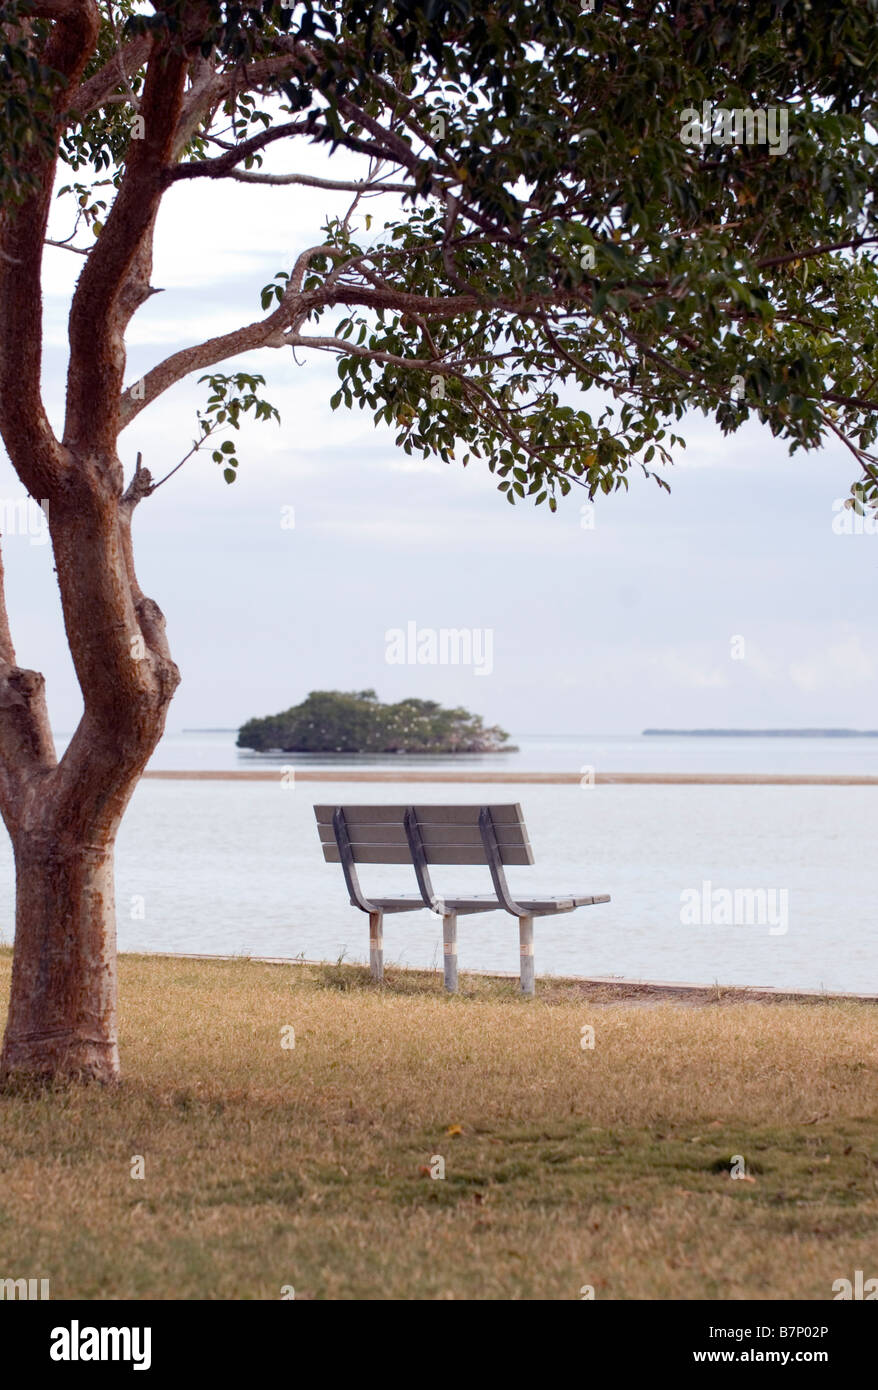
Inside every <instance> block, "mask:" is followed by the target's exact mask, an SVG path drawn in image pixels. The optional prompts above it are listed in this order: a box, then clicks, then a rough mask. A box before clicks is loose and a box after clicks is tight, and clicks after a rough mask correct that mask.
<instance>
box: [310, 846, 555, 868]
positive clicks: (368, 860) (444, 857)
mask: <svg viewBox="0 0 878 1390" xmlns="http://www.w3.org/2000/svg"><path fill="white" fill-rule="evenodd" d="M322 848H323V857H324V859H325V860H326V862H327V864H340V863H341V855H340V854H339V852H338V846H337V845H335V844H331V845H328V844H324V845H323V846H322ZM351 848H352V849H353V852H354V859H355V861H356V862H357V863H358V864H410V863H411V856H410V855H409V852H408V846H407V845H406V847H405V849H403V848H402V847H401V846H399V845H370V844H363V843H362V842H354V843H352V845H351ZM501 855H502V858H503V862H504V864H532V863H533V862H534V861H533V855H532V854H531V852H530V848H529V847H524V848H505V849H503V850H501ZM429 861H430V863H431V864H484V863H485V862H486V861H485V851H484V849H483V848H482V847H481V845H480V846H479V847H478V848H476V847H475V846H471V845H446V846H444V847H440V848H439V849H438V850H437V851H435V852H434V853H433V854H431V855H429Z"/></svg>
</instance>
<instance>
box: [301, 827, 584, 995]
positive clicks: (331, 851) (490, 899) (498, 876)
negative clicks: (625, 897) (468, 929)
mask: <svg viewBox="0 0 878 1390" xmlns="http://www.w3.org/2000/svg"><path fill="white" fill-rule="evenodd" d="M314 812H315V815H316V816H317V827H318V830H319V832H320V842H321V844H322V846H323V857H324V859H325V860H326V862H327V863H328V864H341V867H342V872H343V873H344V877H345V883H346V884H347V889H348V893H349V894H350V899H351V906H352V907H358V908H359V909H360V911H361V912H367V913H368V914H369V964H370V966H371V970H372V975H373V977H374V978H375V979H376V980H381V979H383V977H384V945H383V918H384V914H385V912H417V911H418V910H419V909H421V908H425V907H427V908H429V909H430V911H431V912H435V913H437V914H438V915H439V916H441V918H442V936H443V946H444V955H445V988H446V989H447V990H449V991H451V992H452V993H453V992H454V991H455V990H456V989H457V919H458V917H459V916H467V915H469V914H471V913H475V912H493V911H495V910H496V909H497V908H502V909H503V910H504V911H505V912H509V913H511V914H512V916H513V917H517V918H518V925H519V937H520V941H521V992H522V994H527V995H531V994H533V992H534V954H533V951H534V948H533V922H534V918H535V917H549V916H555V915H556V914H557V913H559V912H573V911H574V910H575V909H576V908H577V907H590V906H591V905H592V904H593V903H608V902H609V901H610V899H609V896H608V895H607V894H600V895H595V894H575V895H574V894H570V895H569V896H565V897H559V898H554V897H541V898H521V899H519V898H515V897H513V895H512V893H511V891H510V889H509V885H508V884H507V882H506V874H505V872H504V866H505V865H507V864H532V863H533V862H534V859H533V854H532V853H531V847H530V842H529V841H528V838H527V830H526V829H525V825H524V820H523V817H522V814H521V807H520V806H518V805H514V806H508V805H507V806H478V805H474V804H472V803H471V804H470V805H468V806H315V807H314ZM358 864H411V865H412V867H413V868H414V871H415V878H416V880H417V885H418V892H417V893H403V894H400V895H399V896H397V897H391V898H372V897H367V896H366V894H365V893H364V892H363V890H362V888H361V887H360V882H359V879H358V878H357V865H358ZM432 864H486V865H487V866H488V868H489V870H490V873H491V881H492V883H493V885H494V892H493V893H489V894H468V895H466V896H461V897H449V896H448V895H447V894H443V895H441V896H440V895H439V894H437V893H436V892H435V891H434V889H433V884H432V883H431V881H430V865H432Z"/></svg>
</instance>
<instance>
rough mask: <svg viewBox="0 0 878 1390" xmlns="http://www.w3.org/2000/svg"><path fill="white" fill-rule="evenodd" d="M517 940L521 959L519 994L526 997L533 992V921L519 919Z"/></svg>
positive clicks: (530, 919) (523, 918) (527, 918)
mask: <svg viewBox="0 0 878 1390" xmlns="http://www.w3.org/2000/svg"><path fill="white" fill-rule="evenodd" d="M518 939H519V942H520V948H519V949H520V959H521V992H522V994H526V995H528V996H530V995H532V994H533V992H534V919H533V918H532V917H519V919H518Z"/></svg>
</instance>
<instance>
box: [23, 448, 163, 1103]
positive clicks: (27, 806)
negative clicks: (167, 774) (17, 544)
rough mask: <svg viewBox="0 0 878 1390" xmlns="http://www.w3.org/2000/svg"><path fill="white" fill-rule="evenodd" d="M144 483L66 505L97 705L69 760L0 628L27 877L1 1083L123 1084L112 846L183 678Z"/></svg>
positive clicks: (59, 538)
mask: <svg viewBox="0 0 878 1390" xmlns="http://www.w3.org/2000/svg"><path fill="white" fill-rule="evenodd" d="M136 483H137V486H136V487H133V491H130V492H129V493H128V494H126V495H125V497H124V498H122V499H121V500H120V499H119V498H118V497H112V496H111V497H109V498H101V497H100V494H99V493H98V496H97V497H95V496H94V495H91V496H89V495H87V494H86V495H85V496H82V495H80V496H79V497H78V498H76V499H75V500H74V502H73V503H71V504H70V508H69V510H67V509H66V508H65V506H64V503H63V500H62V502H61V504H59V505H56V506H55V508H54V511H53V512H52V514H51V517H50V529H51V531H52V540H53V545H54V552H55V560H56V567H57V572H58V581H59V586H60V589H61V599H62V605H63V608H64V618H65V626H66V629H67V634H68V638H69V641H70V649H71V653H72V655H73V659H74V664H75V666H76V669H77V675H78V676H79V683H80V686H81V688H82V691H83V696H84V701H85V713H84V715H83V717H82V720H81V721H80V724H79V727H78V728H77V730H76V732H75V734H74V735H73V738H72V739H71V741H70V744H69V745H68V747H67V749H66V750H65V752H64V756H63V757H62V759H61V761H60V762H57V761H56V759H55V751H54V743H53V740H52V735H51V729H50V727H49V721H48V711H47V708H46V705H45V697H44V689H43V681H42V677H41V676H39V675H37V673H36V672H32V671H23V670H22V669H20V668H19V667H17V666H16V665H15V664H14V652H13V650H12V645H11V639H10V636H9V633H8V630H7V629H6V628H5V627H4V623H3V621H0V809H2V813H3V819H4V821H5V823H6V827H7V829H8V831H9V835H10V838H11V840H12V845H13V850H14V854H15V869H16V875H15V876H16V915H15V949H14V955H13V966H12V992H11V999H10V1006H9V1015H8V1020H7V1027H6V1035H5V1038H4V1043H3V1051H2V1056H0V1080H5V1079H6V1078H8V1077H9V1076H10V1075H12V1074H15V1073H18V1074H25V1075H31V1076H37V1077H43V1078H53V1077H61V1076H64V1077H78V1078H82V1079H95V1080H99V1081H104V1082H109V1081H115V1080H116V1079H117V1078H118V1075H119V1051H118V1044H117V1035H116V918H115V902H114V896H115V895H114V885H113V850H114V846H115V842H116V834H117V832H118V829H119V825H120V823H121V820H122V816H123V814H124V812H125V809H126V807H127V805H128V802H129V801H130V799H131V795H132V793H133V791H134V788H135V787H136V786H137V783H138V781H139V780H140V777H141V774H142V773H143V769H144V767H145V766H146V763H147V761H148V760H149V758H150V756H151V755H152V753H153V751H154V749H155V747H156V745H157V743H158V741H159V739H160V738H161V736H162V733H163V732H164V726H165V718H166V715H167V710H168V707H169V705H170V702H171V699H172V697H173V694H174V691H175V689H176V687H177V684H178V682H179V672H178V671H177V668H176V666H175V665H174V663H173V661H172V660H171V658H170V653H169V651H168V646H167V642H166V639H165V635H164V619H163V617H162V614H161V612H160V610H159V609H158V607H157V605H156V604H155V603H154V602H153V601H152V600H151V599H149V598H147V597H146V596H145V595H144V594H143V593H142V591H141V590H140V588H139V586H138V584H137V580H136V578H135V575H134V566H133V558H132V555H131V534H130V529H131V513H132V511H133V508H134V506H135V505H136V502H137V501H138V499H139V496H140V494H141V493H144V492H145V491H146V490H148V488H149V484H150V480H149V475H148V473H146V472H145V470H143V471H140V472H138V474H137V478H136ZM0 574H2V568H0ZM0 617H2V615H0ZM3 652H5V653H6V657H7V659H3V656H2V654H3Z"/></svg>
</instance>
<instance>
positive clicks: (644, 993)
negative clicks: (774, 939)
mask: <svg viewBox="0 0 878 1390" xmlns="http://www.w3.org/2000/svg"><path fill="white" fill-rule="evenodd" d="M119 955H120V956H141V957H145V958H146V959H148V960H155V959H162V960H216V961H234V962H237V963H239V964H243V963H248V964H252V965H292V966H305V967H308V968H311V969H315V968H317V969H325V968H326V969H329V968H332V967H333V966H334V965H335V962H334V961H329V960H303V959H302V958H301V957H300V956H244V955H214V954H212V953H205V952H196V951H120V952H119ZM345 966H346V967H352V968H354V969H360V970H364V971H366V970H368V968H369V967H368V965H366V964H363V963H361V962H358V961H346V962H345ZM387 970H388V971H389V972H391V973H393V974H397V973H399V974H401V975H430V976H433V975H436V976H440V977H441V971H437V970H425V969H423V968H421V967H418V966H412V965H389V966H388V967H387ZM461 974H464V975H475V976H477V977H479V978H482V979H488V980H515V981H517V980H518V974H517V973H516V972H515V971H507V970H466V971H462V972H461ZM537 983H538V984H540V983H541V984H542V985H543V986H544V988H546V989H551V988H552V987H553V986H556V987H558V986H562V985H575V986H579V988H580V989H581V991H582V993H583V995H584V996H587V997H589V998H591V999H593V1000H594V1002H596V1003H597V1002H603V1003H614V1002H618V1003H622V1002H626V1003H632V1004H634V1003H638V1002H640V1003H647V1002H649V1001H654V1002H656V1003H662V1002H670V1001H672V1000H677V1001H679V1002H682V1003H689V1004H722V1003H727V1004H731V1003H738V1004H745V1003H753V1004H821V1003H833V1002H836V1003H847V1004H878V994H852V993H848V992H845V991H839V990H820V989H783V988H781V987H780V986H779V985H720V984H714V985H698V984H689V983H682V982H680V981H677V980H636V979H624V978H622V977H619V976H606V975H538V976H537Z"/></svg>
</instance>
